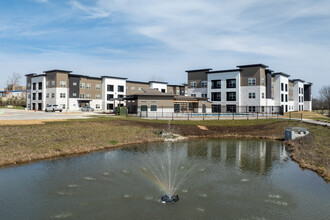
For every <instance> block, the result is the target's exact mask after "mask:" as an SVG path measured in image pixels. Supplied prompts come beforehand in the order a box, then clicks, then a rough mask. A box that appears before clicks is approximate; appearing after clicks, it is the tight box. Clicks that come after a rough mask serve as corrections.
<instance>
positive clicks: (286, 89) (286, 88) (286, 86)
mask: <svg viewBox="0 0 330 220" xmlns="http://www.w3.org/2000/svg"><path fill="white" fill-rule="evenodd" d="M285 91H286V92H287V91H288V84H285Z"/></svg>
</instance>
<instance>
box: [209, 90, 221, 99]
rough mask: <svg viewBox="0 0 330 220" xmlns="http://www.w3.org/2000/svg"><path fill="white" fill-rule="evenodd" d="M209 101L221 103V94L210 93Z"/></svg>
mask: <svg viewBox="0 0 330 220" xmlns="http://www.w3.org/2000/svg"><path fill="white" fill-rule="evenodd" d="M211 101H221V92H212V93H211Z"/></svg>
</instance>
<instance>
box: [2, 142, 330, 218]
mask: <svg viewBox="0 0 330 220" xmlns="http://www.w3.org/2000/svg"><path fill="white" fill-rule="evenodd" d="M169 152H170V154H169ZM167 155H170V158H171V159H172V161H173V162H175V163H173V164H175V166H174V165H173V166H170V167H171V168H173V172H177V173H184V172H185V171H186V170H189V168H191V166H192V165H196V169H191V175H190V176H189V177H188V178H187V180H186V181H185V182H184V184H182V185H180V187H179V188H178V189H177V191H176V192H177V193H178V194H179V195H180V201H179V202H177V203H175V204H165V205H164V204H162V203H160V201H159V200H160V196H161V191H160V189H159V188H157V187H156V186H155V184H153V182H152V181H150V180H149V179H148V178H146V176H145V175H143V172H141V170H142V171H143V170H144V169H145V171H146V170H152V169H153V167H154V168H157V169H159V167H162V166H164V167H165V164H163V165H161V166H157V164H159V162H160V161H162V160H163V159H164V158H165V157H166V156H167ZM165 161H166V160H165ZM146 164H148V166H146ZM170 164H171V163H170ZM175 167H176V168H175ZM174 168H175V169H174ZM157 169H156V170H157ZM165 170H166V169H165ZM329 198H330V186H329V185H328V184H326V183H325V182H324V181H323V180H322V179H321V178H320V177H318V176H317V175H316V174H315V173H313V172H311V171H302V170H301V169H300V168H299V166H298V165H297V164H296V163H294V162H292V161H291V160H290V158H288V154H287V152H286V151H285V147H284V146H283V144H282V143H280V142H270V141H262V140H194V141H190V142H182V143H157V144H147V145H142V146H135V147H134V146H133V147H126V148H122V149H114V150H111V151H106V152H96V153H92V154H89V155H84V156H78V157H71V158H63V159H57V160H52V161H44V162H39V163H33V164H30V165H25V166H19V167H12V168H5V169H1V170H0V219H6V220H7V219H169V218H170V219H313V218H314V219H327V218H328V217H329V215H330V211H329V208H328V207H329Z"/></svg>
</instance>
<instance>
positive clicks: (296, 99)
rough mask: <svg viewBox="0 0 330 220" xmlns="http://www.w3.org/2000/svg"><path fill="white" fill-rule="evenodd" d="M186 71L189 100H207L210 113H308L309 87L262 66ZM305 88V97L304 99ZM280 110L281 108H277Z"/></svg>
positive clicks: (308, 84) (298, 80) (309, 102)
mask: <svg viewBox="0 0 330 220" xmlns="http://www.w3.org/2000/svg"><path fill="white" fill-rule="evenodd" d="M211 70H212V69H198V70H187V71H186V72H187V73H188V96H192V97H203V98H205V97H207V98H208V100H209V101H211V102H212V112H276V111H280V110H281V111H284V112H288V111H302V110H309V111H310V110H311V83H307V84H304V81H303V80H301V79H294V80H289V77H290V75H288V74H285V73H282V72H276V73H274V71H272V70H270V69H268V66H266V65H264V64H252V65H240V66H237V69H228V70H217V71H211ZM304 88H306V89H308V94H307V95H305V96H306V99H305V96H304V90H305V89H304ZM279 107H281V108H279Z"/></svg>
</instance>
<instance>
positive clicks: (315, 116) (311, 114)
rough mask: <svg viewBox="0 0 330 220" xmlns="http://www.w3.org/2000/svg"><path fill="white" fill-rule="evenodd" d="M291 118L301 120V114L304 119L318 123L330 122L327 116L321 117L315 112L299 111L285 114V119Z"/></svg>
mask: <svg viewBox="0 0 330 220" xmlns="http://www.w3.org/2000/svg"><path fill="white" fill-rule="evenodd" d="M290 114H291V117H292V118H301V114H302V116H303V118H304V119H312V120H316V121H325V122H330V118H329V117H327V116H325V115H321V114H319V113H317V112H315V111H313V112H310V111H299V112H286V113H284V117H290Z"/></svg>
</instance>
